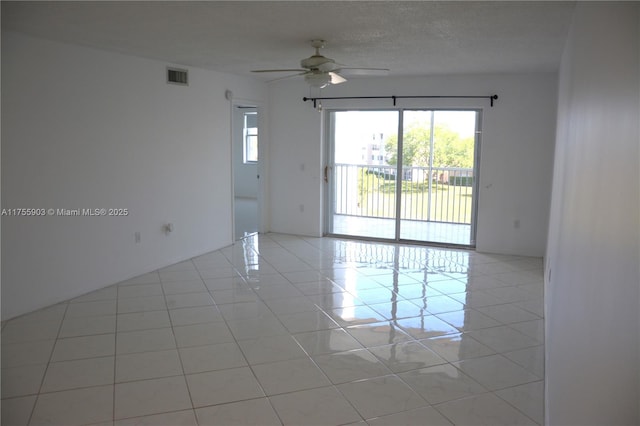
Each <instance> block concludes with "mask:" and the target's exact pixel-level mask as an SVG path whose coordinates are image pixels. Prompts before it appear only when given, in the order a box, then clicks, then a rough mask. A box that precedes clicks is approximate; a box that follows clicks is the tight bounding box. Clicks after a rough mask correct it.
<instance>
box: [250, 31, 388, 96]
mask: <svg viewBox="0 0 640 426" xmlns="http://www.w3.org/2000/svg"><path fill="white" fill-rule="evenodd" d="M310 43H311V46H312V47H313V48H315V49H316V52H315V53H314V54H313V55H312V56H310V57H308V58H305V59H303V60H301V61H300V67H301V68H294V69H273V70H253V71H251V72H256V73H267V72H297V74H293V75H288V76H285V77H281V78H276V79H274V80H271V81H276V80H283V79H285V78H291V77H297V76H304V79H305V81H306V82H307V84H309V85H310V86H312V87H318V88H323V87H326V86H328V85H330V84H340V83H344V82H345V81H347V79H346V78H344V77H343V76H341V75H340V74H339V73H340V72H342V71H347V72H348V73H353V74H357V75H386V73H388V72H389V69H387V68H354V67H346V66H343V65H341V64H338V63H336V61H334V60H333V59H331V58H327V57H326V56H323V55H321V54H320V49H322V48H323V47H324V45H325V43H326V42H325V41H324V40H319V39H316V40H311V42H310Z"/></svg>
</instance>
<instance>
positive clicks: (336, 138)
mask: <svg viewBox="0 0 640 426" xmlns="http://www.w3.org/2000/svg"><path fill="white" fill-rule="evenodd" d="M328 117H329V122H328V130H329V131H328V135H329V139H330V140H329V144H328V146H329V152H328V160H329V161H328V164H327V170H326V175H325V180H326V181H327V194H328V197H327V200H328V205H327V225H328V226H327V233H328V234H333V235H347V236H354V237H366V238H376V239H389V240H396V241H397V240H412V241H422V242H434V243H443V244H456V245H464V246H473V245H475V211H476V196H475V194H476V191H475V185H476V181H477V179H475V178H474V177H475V176H476V175H477V168H478V158H477V152H478V146H479V135H480V112H479V111H477V110H394V111H330V112H329V114H328Z"/></svg>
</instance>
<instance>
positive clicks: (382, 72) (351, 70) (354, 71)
mask: <svg viewBox="0 0 640 426" xmlns="http://www.w3.org/2000/svg"><path fill="white" fill-rule="evenodd" d="M334 71H336V72H340V73H343V74H347V75H370V76H386V75H388V74H389V71H391V70H390V69H389V68H358V67H340V68H338V69H335V70H334Z"/></svg>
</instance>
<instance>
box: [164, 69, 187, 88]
mask: <svg viewBox="0 0 640 426" xmlns="http://www.w3.org/2000/svg"><path fill="white" fill-rule="evenodd" d="M167 83H172V84H180V85H182V86H188V85H189V71H187V70H183V69H180V68H169V67H167Z"/></svg>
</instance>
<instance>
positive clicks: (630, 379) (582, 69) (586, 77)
mask: <svg viewBox="0 0 640 426" xmlns="http://www.w3.org/2000/svg"><path fill="white" fill-rule="evenodd" d="M639 26H640V11H639V6H638V4H637V3H625V4H619V3H618V4H616V3H609V4H604V3H580V2H579V3H578V4H577V6H576V10H575V15H574V21H573V24H572V28H571V31H570V34H569V38H568V42H567V45H566V47H565V52H564V56H563V59H562V66H561V72H560V80H559V101H558V132H557V142H556V154H555V166H554V179H553V197H552V204H551V213H550V225H549V242H548V248H547V261H546V269H547V273H546V278H547V280H546V292H545V295H546V337H547V340H546V386H547V393H546V408H547V413H546V416H547V421H546V423H547V424H549V425H589V424H592V425H604V424H607V425H623V424H625V425H631V424H640V413H639V411H638V410H639V406H640V404H639V403H638V401H640V391H639V388H640V379H639V375H638V374H639V367H638V366H639V365H640V358H639V348H640V303H639V300H640V270H639V269H638V264H639V263H640V240H639V239H640V205H639V204H640V195H639V193H640V174H639V171H638V170H639V168H640V160H639V155H640V152H639V151H640V150H639V144H640V142H639V140H640V133H639V131H638V122H639V121H640V120H639V118H640V82H639V78H640V67H639V60H638V58H639V56H640V55H639V44H640V42H639V40H640V34H639V32H638V31H639V30H638V29H639ZM549 277H550V279H549Z"/></svg>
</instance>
